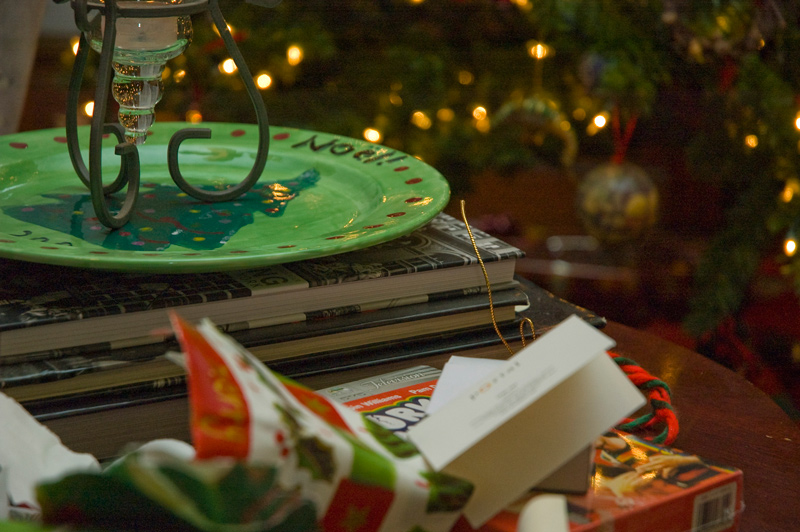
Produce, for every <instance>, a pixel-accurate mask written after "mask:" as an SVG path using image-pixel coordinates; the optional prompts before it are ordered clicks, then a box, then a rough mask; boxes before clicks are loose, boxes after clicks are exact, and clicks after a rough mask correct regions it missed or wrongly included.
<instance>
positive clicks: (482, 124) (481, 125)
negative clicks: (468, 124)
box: [475, 118, 492, 133]
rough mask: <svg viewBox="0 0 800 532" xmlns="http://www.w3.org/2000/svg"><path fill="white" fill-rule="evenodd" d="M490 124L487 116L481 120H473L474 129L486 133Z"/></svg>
mask: <svg viewBox="0 0 800 532" xmlns="http://www.w3.org/2000/svg"><path fill="white" fill-rule="evenodd" d="M491 127H492V124H491V122H490V121H489V119H488V118H484V119H483V120H475V129H477V130H478V131H480V132H481V133H486V132H488V131H489V129H491Z"/></svg>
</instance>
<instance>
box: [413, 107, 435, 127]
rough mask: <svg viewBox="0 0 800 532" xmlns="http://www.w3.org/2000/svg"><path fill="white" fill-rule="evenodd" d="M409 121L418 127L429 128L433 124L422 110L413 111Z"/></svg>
mask: <svg viewBox="0 0 800 532" xmlns="http://www.w3.org/2000/svg"><path fill="white" fill-rule="evenodd" d="M411 123H412V124H414V125H415V126H417V127H418V128H420V129H430V127H431V126H432V125H433V122H432V121H431V119H430V117H429V116H428V115H426V114H425V113H423V112H422V111H414V113H413V114H412V115H411Z"/></svg>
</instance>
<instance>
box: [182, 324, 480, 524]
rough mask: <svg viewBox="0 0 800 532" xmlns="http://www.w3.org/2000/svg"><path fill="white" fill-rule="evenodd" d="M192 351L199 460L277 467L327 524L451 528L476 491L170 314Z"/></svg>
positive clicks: (208, 329)
mask: <svg viewBox="0 0 800 532" xmlns="http://www.w3.org/2000/svg"><path fill="white" fill-rule="evenodd" d="M173 328H174V329H175V332H176V335H177V337H178V340H179V341H180V344H181V347H182V350H183V352H184V353H185V358H186V366H187V370H188V375H189V377H188V386H189V399H190V407H191V412H192V414H191V415H192V419H191V428H192V440H193V445H194V447H195V450H196V453H197V457H198V458H199V459H201V460H202V459H209V458H217V457H221V456H226V457H230V458H234V459H237V460H239V461H242V462H244V463H247V464H250V465H261V466H265V467H274V468H276V482H277V483H278V485H280V486H282V487H283V488H284V489H286V490H290V491H293V490H297V491H298V492H299V493H300V494H301V495H302V497H303V498H305V499H307V500H309V501H311V502H312V504H313V505H314V507H315V509H316V514H317V518H318V521H319V523H320V525H321V527H322V528H323V529H324V530H326V531H328V532H334V531H339V530H341V531H350V532H353V531H359V532H366V531H378V530H387V531H393V532H398V531H399V532H402V531H412V530H415V531H430V532H436V531H446V530H449V529H450V528H451V527H452V525H453V523H454V522H455V520H456V519H457V518H458V516H459V515H460V510H461V509H462V508H463V506H464V505H465V504H466V502H467V500H468V499H469V496H470V495H471V493H472V486H471V485H470V484H469V483H467V482H464V481H462V480H459V479H456V478H453V477H450V476H448V475H444V474H441V473H436V472H434V471H432V470H431V469H430V468H429V467H428V466H427V465H426V463H425V462H424V460H423V459H422V457H421V455H420V454H419V453H418V452H417V450H416V448H415V447H414V445H413V444H411V443H410V442H407V441H405V440H403V439H401V438H399V437H398V436H396V435H394V434H392V433H391V432H390V431H388V430H386V429H384V428H382V427H380V426H378V425H377V424H374V423H372V422H370V421H369V420H366V419H365V418H364V417H362V416H361V415H360V414H358V413H356V412H354V411H352V410H350V409H348V408H347V407H344V406H341V405H338V404H335V403H332V402H329V401H328V400H327V399H326V398H325V397H323V396H321V395H318V394H317V393H315V392H313V391H312V390H309V389H308V388H305V387H303V386H301V385H299V384H298V383H296V382H293V381H290V380H288V379H285V378H282V377H279V376H278V375H276V374H274V373H272V372H271V371H270V370H269V369H268V368H267V367H265V366H264V365H263V364H262V363H261V362H260V361H259V360H257V359H256V358H255V357H254V356H252V355H251V354H250V353H249V352H247V351H246V350H245V349H244V348H242V347H241V346H240V345H238V344H237V343H235V342H234V341H233V340H231V339H230V338H229V337H227V336H225V335H223V334H221V333H220V332H219V331H218V330H217V328H216V327H215V326H214V325H213V324H212V323H211V322H210V321H204V322H203V323H201V324H200V325H199V326H198V327H196V328H195V327H193V326H192V325H190V324H188V323H187V322H185V321H183V320H182V319H180V318H179V317H177V315H176V314H173Z"/></svg>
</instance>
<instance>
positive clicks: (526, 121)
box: [494, 96, 578, 168]
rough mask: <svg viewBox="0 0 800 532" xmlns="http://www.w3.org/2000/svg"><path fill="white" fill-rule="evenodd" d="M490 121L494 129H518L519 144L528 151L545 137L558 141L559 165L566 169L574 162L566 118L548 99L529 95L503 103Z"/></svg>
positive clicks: (574, 145)
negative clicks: (559, 144)
mask: <svg viewBox="0 0 800 532" xmlns="http://www.w3.org/2000/svg"><path fill="white" fill-rule="evenodd" d="M494 121H495V123H496V124H497V126H498V127H499V126H500V125H501V124H502V125H503V126H502V127H508V128H512V129H513V128H518V130H519V131H520V132H521V138H520V139H519V141H520V142H521V143H522V144H523V145H524V146H529V147H531V148H535V147H537V146H541V145H542V144H543V143H544V140H545V138H546V137H547V136H549V135H551V136H554V137H556V138H558V139H559V140H561V142H562V147H561V156H560V159H561V164H562V165H563V166H564V167H565V168H570V167H572V165H573V163H574V162H575V157H576V156H577V154H578V137H577V136H576V135H575V131H574V130H573V129H572V127H571V125H570V122H569V120H568V119H567V117H566V116H565V115H564V114H563V113H562V112H561V111H559V109H558V107H557V106H556V105H555V104H554V103H553V102H552V101H551V100H547V99H542V98H540V97H538V96H531V97H529V98H525V99H524V100H521V101H516V102H509V103H506V104H505V105H503V106H502V107H501V108H500V109H499V110H498V111H497V114H496V115H495V118H494Z"/></svg>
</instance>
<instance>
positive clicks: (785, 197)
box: [781, 179, 800, 203]
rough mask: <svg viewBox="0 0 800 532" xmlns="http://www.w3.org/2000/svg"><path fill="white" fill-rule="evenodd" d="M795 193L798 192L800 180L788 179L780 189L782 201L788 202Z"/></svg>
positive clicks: (799, 192)
mask: <svg viewBox="0 0 800 532" xmlns="http://www.w3.org/2000/svg"><path fill="white" fill-rule="evenodd" d="M797 194H800V181H798V180H797V179H789V180H788V181H786V185H785V186H784V187H783V190H782V191H781V200H782V201H783V202H784V203H789V202H790V201H792V199H794V197H795V196H796V195H797Z"/></svg>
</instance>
